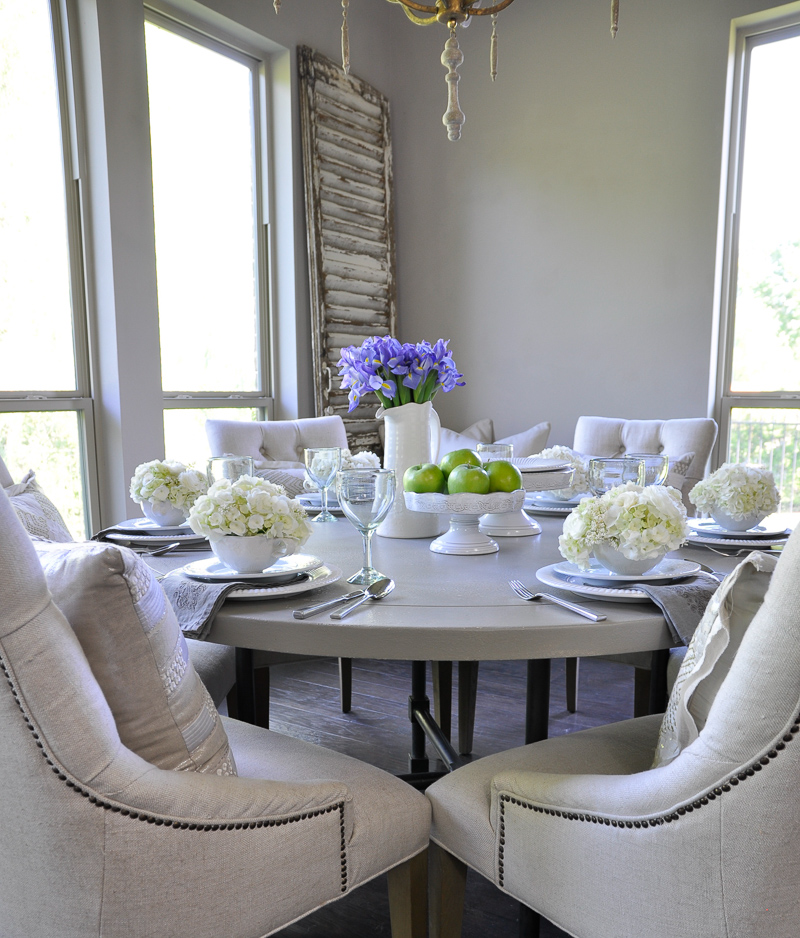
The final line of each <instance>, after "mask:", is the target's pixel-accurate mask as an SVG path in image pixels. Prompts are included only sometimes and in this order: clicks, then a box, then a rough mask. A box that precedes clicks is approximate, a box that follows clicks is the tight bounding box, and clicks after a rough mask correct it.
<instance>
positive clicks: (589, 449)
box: [572, 417, 717, 510]
mask: <svg viewBox="0 0 800 938" xmlns="http://www.w3.org/2000/svg"><path fill="white" fill-rule="evenodd" d="M716 438H717V424H716V421H715V420H712V418H711V417H687V418H676V419H673V420H626V419H624V418H618V417H578V422H577V423H576V425H575V438H574V441H573V444H572V448H573V449H575V450H577V451H578V452H579V453H583V454H584V455H587V456H623V455H625V454H626V453H666V454H667V455H668V456H669V457H670V458H671V459H679V458H680V457H681V456H684V455H686V454H687V453H694V456H693V457H692V460H691V462H690V463H689V465H688V467H687V469H686V471H685V473H683V476H684V479H683V483H682V485H681V494H682V495H683V501H684V504H685V505H686V506H687V508H689V509H690V510H691V509H693V507H694V506H693V505H692V504H691V502H690V501H689V499H688V495H689V492H690V491H691V490H692V488H693V487H694V485H695V484H696V483H697V482H699V481H700V480H701V479H702V478H703V476H704V475H705V471H706V465H707V463H708V459H709V456H710V455H711V449H712V447H713V446H714V442H715V440H716Z"/></svg>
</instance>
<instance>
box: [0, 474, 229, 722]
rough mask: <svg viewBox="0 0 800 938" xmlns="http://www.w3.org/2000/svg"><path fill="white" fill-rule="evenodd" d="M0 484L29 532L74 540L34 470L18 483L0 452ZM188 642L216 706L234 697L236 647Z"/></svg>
mask: <svg viewBox="0 0 800 938" xmlns="http://www.w3.org/2000/svg"><path fill="white" fill-rule="evenodd" d="M0 487H2V488H3V489H4V490H5V493H6V495H8V496H9V498H10V500H11V505H12V507H13V508H14V510H15V512H16V513H17V516H18V517H19V519H20V520H21V521H22V524H23V526H24V527H25V529H26V530H27V531H28V533H29V534H33V535H36V536H37V537H45V538H47V539H50V538H51V537H53V536H55V537H56V538H57V539H58V540H59V541H61V542H64V541H71V540H72V535H71V534H70V533H69V531H68V530H67V526H66V524H65V523H64V519H63V518H62V517H61V514H60V512H59V511H58V508H56V506H55V505H54V504H53V503H52V502H51V501H50V499H49V498H48V497H47V495H46V494H45V493H44V492H43V491H42V489H41V487H40V486H39V485H38V483H37V482H36V479H35V475H34V473H32V472H29V473H27V474H26V476H25V477H24V478H23V480H22V481H21V482H19V483H15V482H14V480H13V478H12V477H11V473H10V472H9V470H8V467H7V466H6V464H5V463H4V462H3V459H2V457H1V456H0ZM48 536H49V537H48ZM186 645H187V647H188V649H189V658H190V659H191V662H192V664H193V665H194V668H195V670H196V671H197V673H198V675H199V677H200V680H201V681H202V682H203V683H204V684H205V686H206V687H207V688H208V691H209V693H210V694H211V698H212V700H213V701H214V704H215V706H217V707H219V706H221V705H222V702H223V701H224V700H226V699H227V697H228V695H229V694H230V695H231V700H232V701H233V700H234V699H235V691H234V685H235V682H236V655H235V651H234V649H233V648H230V647H229V646H227V645H217V644H215V643H214V642H199V641H195V640H194V639H187V641H186ZM232 691H233V693H231V692H232ZM234 706H235V705H234Z"/></svg>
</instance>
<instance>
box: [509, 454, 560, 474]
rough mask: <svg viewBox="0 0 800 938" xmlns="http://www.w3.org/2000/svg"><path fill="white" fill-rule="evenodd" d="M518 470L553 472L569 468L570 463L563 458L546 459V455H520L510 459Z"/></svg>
mask: <svg viewBox="0 0 800 938" xmlns="http://www.w3.org/2000/svg"><path fill="white" fill-rule="evenodd" d="M509 462H510V463H512V464H513V465H515V466H516V467H517V469H519V471H520V472H554V471H555V470H556V469H570V468H571V466H572V464H571V463H569V462H566V461H565V460H563V459H548V458H547V457H546V456H522V457H520V458H518V459H510V460H509Z"/></svg>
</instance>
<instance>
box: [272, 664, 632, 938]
mask: <svg viewBox="0 0 800 938" xmlns="http://www.w3.org/2000/svg"><path fill="white" fill-rule="evenodd" d="M455 670H456V669H454V672H455ZM525 674H526V668H525V663H524V662H494V663H493V662H486V663H482V664H481V669H480V677H479V682H478V708H477V713H476V720H475V754H476V756H480V755H487V754H489V753H492V752H499V751H501V750H503V749H509V748H511V747H513V746H518V745H520V744H521V743H522V742H523V740H524V715H523V706H522V704H523V701H524V699H525ZM410 679H411V676H410V665H409V664H407V663H404V662H392V661H367V660H357V661H354V662H353V706H352V711H351V712H350V713H349V714H343V713H342V712H341V710H340V708H339V697H338V671H337V663H336V662H335V661H333V660H328V659H319V660H313V661H308V662H297V663H292V664H288V665H281V666H279V667H275V668H273V669H272V673H271V682H272V692H271V708H272V713H271V729H273V730H276V731H278V732H282V733H287V734H289V735H292V736H297V737H300V738H302V739H307V740H310V741H312V742H315V743H319V744H320V745H323V746H328V747H329V748H331V749H335V750H338V751H339V752H344V753H347V754H348V755H351V756H355V757H357V758H359V759H363V760H365V761H367V762H370V763H372V764H373V765H377V766H380V767H381V768H383V769H386V770H387V771H389V772H393V773H404V772H407V771H408V748H409V723H408V716H407V706H408V704H407V702H408V694H409V689H410ZM429 681H430V675H429ZM454 683H455V684H456V686H457V677H456V675H455V673H454ZM428 693H429V695H430V696H431V697H432V691H431V689H430V687H429V690H428ZM454 697H455V688H454ZM632 715H633V671H632V669H631V668H628V667H626V666H625V665H619V664H613V663H610V662H603V661H592V660H589V659H584V660H583V661H582V662H581V675H580V696H579V700H578V712H577V713H574V714H570V713H568V712H567V710H566V704H565V691H564V663H563V661H554V662H553V667H552V676H551V696H550V735H551V736H556V735H560V734H563V733H569V732H572V731H574V730H577V729H583V728H585V727H589V726H598V725H600V724H602V723H610V722H612V721H615V720H622V719H627V718H628V717H630V716H632ZM454 722H455V714H454ZM429 754H430V752H429ZM517 909H518V906H517V903H516V902H515V901H514V900H512V899H510V898H509V897H508V896H505V895H503V894H502V893H501V892H499V891H498V890H497V889H495V887H494V886H493V885H492V884H491V883H489V882H487V881H486V880H484V879H483V878H482V877H480V876H478V875H477V874H473V873H470V875H469V878H468V881H467V902H466V908H465V914H464V931H463V936H462V938H516V936H517V934H518V932H517ZM390 934H391V931H390V927H389V907H388V901H387V897H386V882H385V878H383V877H381V878H380V879H378V880H376V881H375V882H374V883H368V884H366V885H365V886H362V887H361V888H360V889H357V890H355V891H354V892H353V893H351V894H350V895H349V896H347V897H345V898H344V899H341V900H339V901H338V902H334V903H332V904H331V905H329V906H327V907H326V908H324V909H321V910H320V911H319V912H317V913H315V914H313V915H310V916H308V917H306V918H305V919H303V920H302V921H300V922H296V923H295V924H294V925H291V926H289V927H287V928H285V929H283V930H282V931H281V932H280V933H279V938H383V936H386V938H389V936H390ZM563 935H564V932H562V931H561V930H560V929H558V928H556V927H555V926H554V925H552V924H550V923H544V922H543V923H542V929H541V938H559V936H563Z"/></svg>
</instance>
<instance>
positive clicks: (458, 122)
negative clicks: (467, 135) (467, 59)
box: [442, 22, 467, 140]
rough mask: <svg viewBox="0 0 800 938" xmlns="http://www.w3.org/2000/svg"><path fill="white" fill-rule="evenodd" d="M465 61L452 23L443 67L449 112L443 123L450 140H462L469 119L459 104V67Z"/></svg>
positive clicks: (445, 48)
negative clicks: (462, 130) (463, 129)
mask: <svg viewBox="0 0 800 938" xmlns="http://www.w3.org/2000/svg"><path fill="white" fill-rule="evenodd" d="M463 61H464V53H463V52H462V51H461V49H460V48H459V47H458V40H457V39H456V24H455V22H451V23H450V38H449V39H448V40H447V42H446V43H445V44H444V52H443V53H442V65H444V67H445V68H446V69H447V75H446V76H445V81H446V82H447V86H448V92H447V110H446V111H445V112H444V114H443V115H442V123H443V124H444V125H445V127H446V128H447V139H448V140H460V139H461V127H462V125H463V123H464V121H465V120H466V119H467V118H466V116H465V114H464V112H463V111H462V110H461V108H460V107H459V104H458V82H459V80H460V78H461V76H460V75H459V74H458V67H459V65H461V64H462V62H463Z"/></svg>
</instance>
